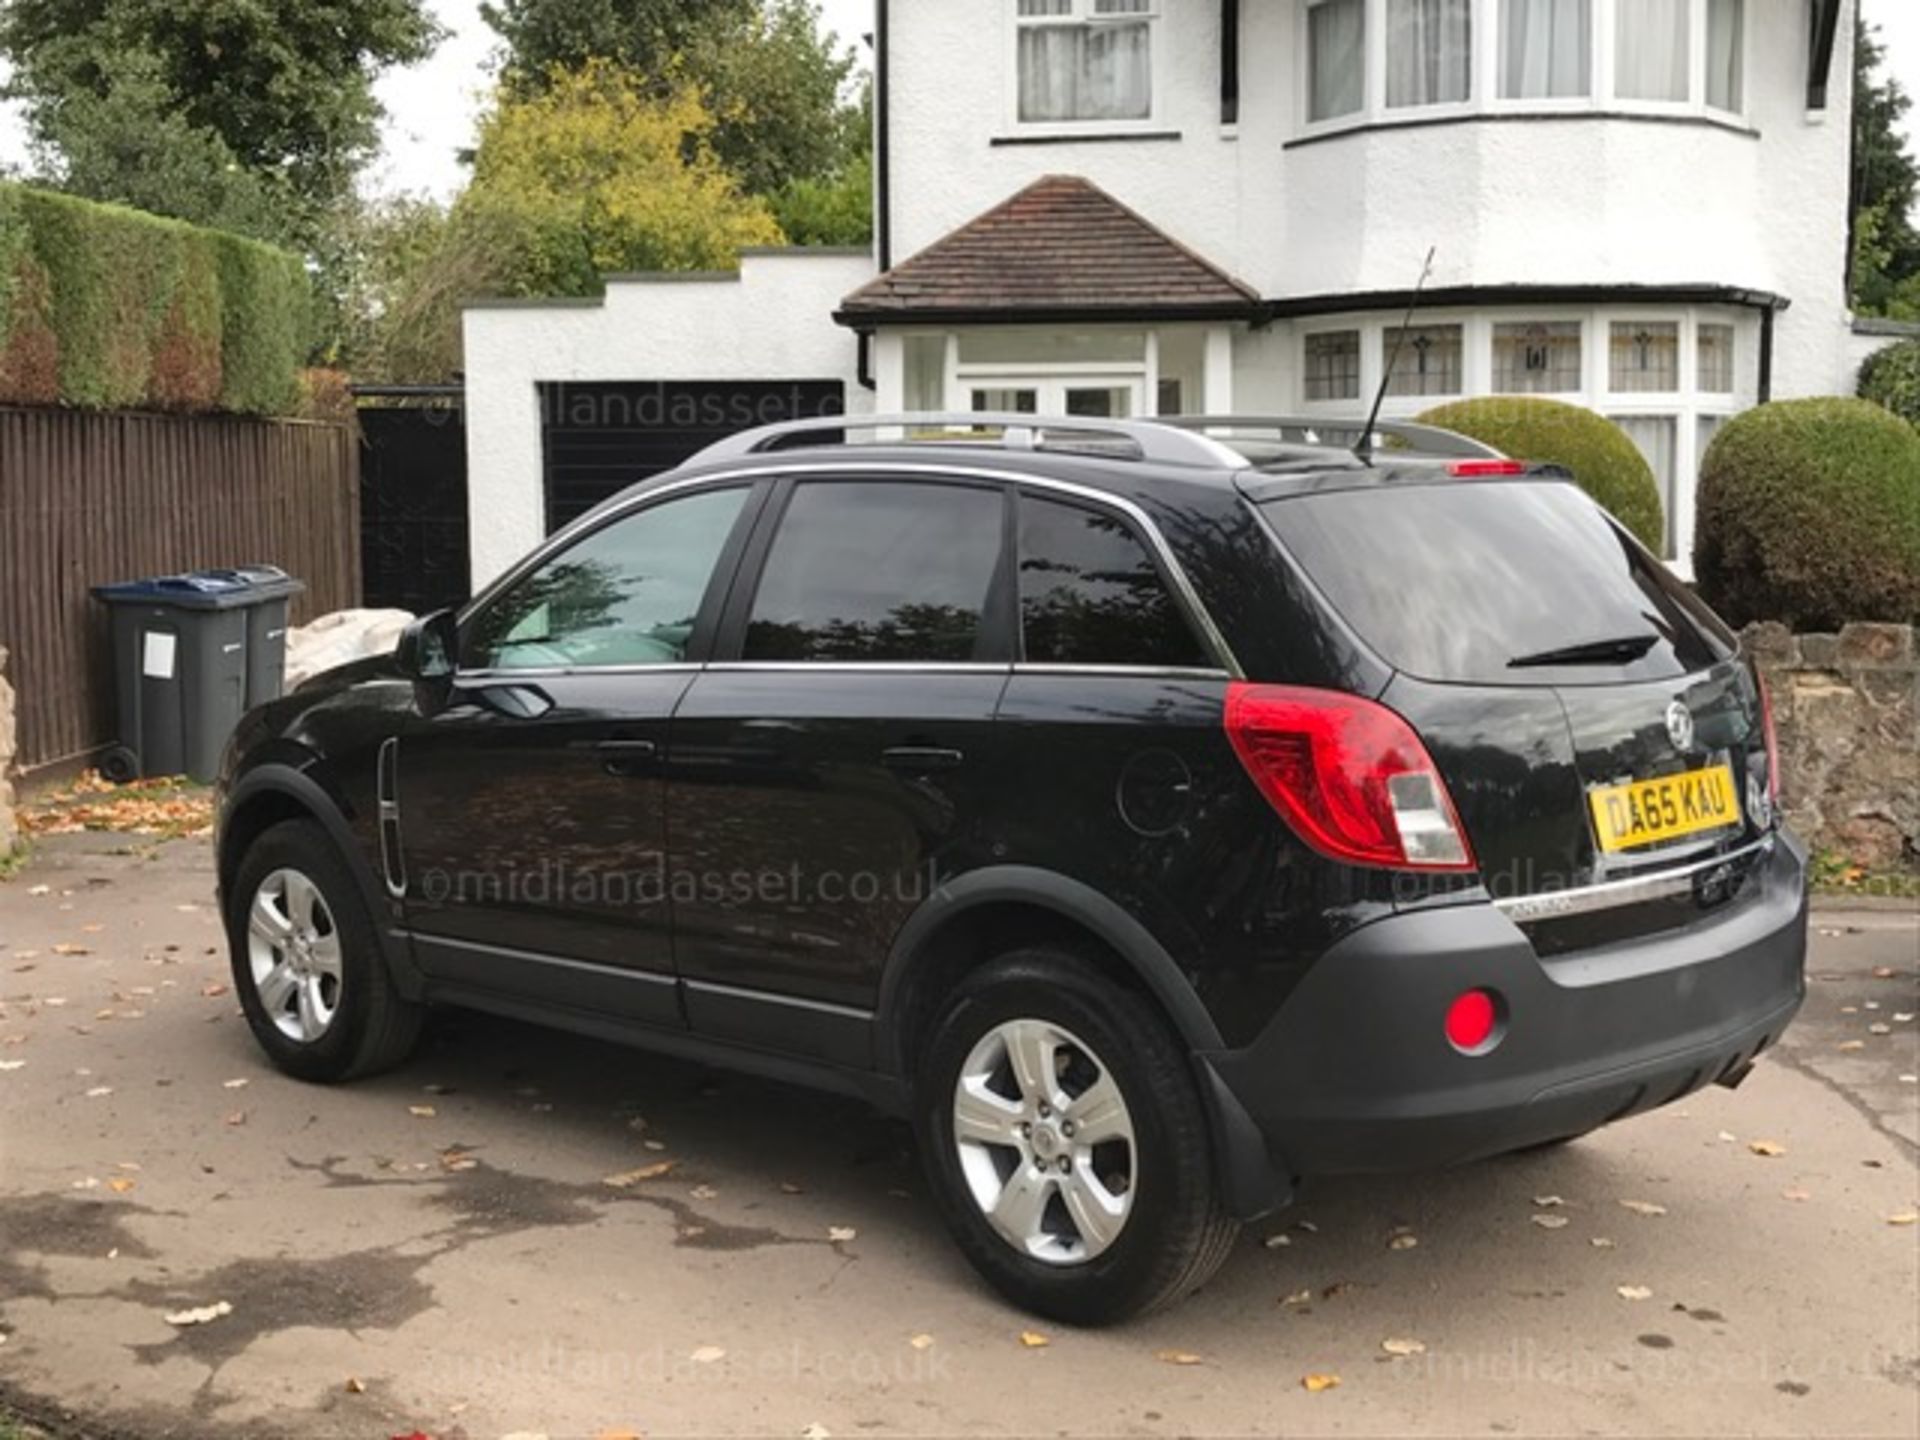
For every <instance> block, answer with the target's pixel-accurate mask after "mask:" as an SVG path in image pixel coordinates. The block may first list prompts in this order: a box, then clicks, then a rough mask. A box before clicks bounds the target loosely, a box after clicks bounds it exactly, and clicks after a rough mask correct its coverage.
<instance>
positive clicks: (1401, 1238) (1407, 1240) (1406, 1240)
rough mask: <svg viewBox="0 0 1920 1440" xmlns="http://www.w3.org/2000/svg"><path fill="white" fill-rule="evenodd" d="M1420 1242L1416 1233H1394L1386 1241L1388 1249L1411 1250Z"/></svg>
mask: <svg viewBox="0 0 1920 1440" xmlns="http://www.w3.org/2000/svg"><path fill="white" fill-rule="evenodd" d="M1419 1244H1420V1237H1419V1236H1418V1235H1396V1236H1394V1237H1393V1238H1392V1239H1391V1240H1389V1241H1387V1248H1388V1249H1389V1250H1412V1249H1414V1248H1415V1247H1417V1246H1418V1245H1419Z"/></svg>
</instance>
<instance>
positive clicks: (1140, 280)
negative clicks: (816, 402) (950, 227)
mask: <svg viewBox="0 0 1920 1440" xmlns="http://www.w3.org/2000/svg"><path fill="white" fill-rule="evenodd" d="M1261 312H1262V307H1261V303H1260V297H1259V296H1258V295H1257V294H1256V293H1255V292H1254V291H1252V290H1251V289H1249V288H1248V287H1247V286H1245V285H1242V284H1241V283H1240V282H1239V281H1237V280H1235V279H1234V278H1233V277H1232V276H1231V275H1228V274H1227V273H1226V272H1225V271H1223V270H1221V269H1219V268H1218V267H1217V266H1215V265H1212V264H1209V263H1208V262H1207V261H1206V260H1203V259H1202V258H1201V257H1200V256H1198V255H1196V254H1195V253H1194V252H1193V251H1191V250H1189V249H1187V247H1186V246H1184V245H1182V244H1180V243H1179V242H1178V241H1177V240H1174V239H1173V238H1172V237H1170V236H1168V235H1167V234H1166V233H1165V232H1164V231H1162V230H1159V229H1157V228H1155V227H1154V226H1153V225H1150V224H1148V223H1147V221H1146V220H1144V219H1142V218H1141V217H1140V216H1139V215H1137V214H1135V213H1134V212H1133V211H1132V210H1129V209H1128V208H1127V207H1126V206H1125V205H1122V204H1121V203H1120V202H1119V201H1118V200H1116V199H1114V198H1113V197H1112V196H1111V195H1109V194H1107V192H1106V191H1104V190H1102V189H1100V188H1099V186H1097V185H1094V184H1091V183H1090V182H1088V181H1086V180H1083V179H1081V178H1080V177H1079V176H1077V175H1048V176H1046V177H1045V178H1043V179H1040V180H1036V181H1034V183H1033V184H1031V185H1029V186H1028V187H1027V188H1026V189H1024V190H1022V191H1020V193H1019V194H1017V195H1015V196H1013V197H1012V198H1011V199H1009V200H1006V201H1003V202H1002V203H1001V204H999V205H997V206H995V207H994V208H993V209H992V210H989V211H988V212H987V213H986V214H984V215H982V216H980V217H979V218H978V219H977V220H971V221H969V222H968V223H967V224H965V225H962V226H961V227H960V228H959V229H958V230H955V231H954V232H953V233H952V234H950V235H947V236H946V237H944V238H943V239H940V240H938V241H936V242H934V243H933V244H932V245H930V246H928V247H927V248H926V249H925V250H922V251H921V252H920V253H919V254H918V255H915V256H913V257H912V258H911V259H908V260H903V261H901V262H900V263H899V264H898V265H896V266H894V267H893V268H892V269H891V270H889V271H887V272H886V274H884V275H882V276H880V277H879V278H878V279H877V280H874V281H873V282H872V283H871V284H868V285H865V286H862V287H861V288H860V289H858V290H856V291H854V292H853V294H851V295H849V296H848V297H847V298H846V299H845V300H844V301H842V302H841V306H840V312H839V314H838V316H837V317H836V318H837V319H839V320H840V321H841V323H842V324H848V325H859V326H865V325H869V324H872V323H873V322H875V321H886V320H906V321H924V320H930V319H943V320H981V321H989V322H991V321H995V320H999V321H1013V320H1028V319H1046V318H1049V317H1066V316H1073V317H1077V318H1088V319H1099V318H1102V317H1103V316H1106V315H1109V314H1111V315H1113V316H1114V317H1115V318H1129V319H1136V318H1137V319H1144V318H1152V317H1164V318H1168V319H1181V318H1184V319H1202V318H1220V319H1257V318H1259V317H1260V315H1261Z"/></svg>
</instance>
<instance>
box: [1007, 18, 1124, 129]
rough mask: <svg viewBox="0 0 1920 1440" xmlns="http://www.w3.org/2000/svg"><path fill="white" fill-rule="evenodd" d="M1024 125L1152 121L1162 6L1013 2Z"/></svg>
mask: <svg viewBox="0 0 1920 1440" xmlns="http://www.w3.org/2000/svg"><path fill="white" fill-rule="evenodd" d="M1016 3H1017V9H1016V14H1015V29H1016V32H1017V33H1016V48H1017V52H1018V53H1017V60H1016V64H1017V67H1018V71H1019V105H1018V113H1019V118H1020V121H1021V123H1023V124H1060V123H1082V122H1088V121H1124V120H1150V119H1152V118H1153V29H1154V25H1155V23H1156V21H1157V11H1158V8H1159V7H1158V3H1157V0H1016Z"/></svg>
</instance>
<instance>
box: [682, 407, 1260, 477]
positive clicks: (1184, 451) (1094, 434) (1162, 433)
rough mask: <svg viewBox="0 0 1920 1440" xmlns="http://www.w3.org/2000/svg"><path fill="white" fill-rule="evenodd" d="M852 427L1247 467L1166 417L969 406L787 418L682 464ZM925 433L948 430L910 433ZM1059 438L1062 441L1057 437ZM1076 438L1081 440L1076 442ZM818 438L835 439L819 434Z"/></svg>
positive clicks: (916, 438)
mask: <svg viewBox="0 0 1920 1440" xmlns="http://www.w3.org/2000/svg"><path fill="white" fill-rule="evenodd" d="M852 430H868V431H871V430H897V431H900V432H902V434H901V435H900V436H899V437H898V438H900V439H902V440H904V441H908V442H933V443H940V442H945V443H959V444H982V445H993V446H995V447H997V448H999V449H1004V450H1046V449H1055V450H1073V449H1076V448H1084V449H1090V450H1098V451H1101V452H1103V453H1110V452H1111V451H1112V450H1113V449H1121V450H1122V457H1123V458H1126V459H1131V460H1141V461H1148V462H1152V463H1154V464H1159V465H1186V466H1194V467H1199V468H1204V469H1209V470H1223V469H1224V470H1244V469H1246V468H1247V460H1246V457H1245V456H1244V455H1241V454H1240V453H1238V452H1237V451H1235V450H1233V449H1231V448H1229V447H1228V446H1226V445H1222V444H1221V443H1220V442H1219V441H1218V440H1215V439H1213V438H1212V437H1211V436H1208V435H1202V434H1199V433H1197V432H1195V431H1193V430H1190V429H1188V428H1185V427H1184V426H1176V425H1173V424H1170V423H1167V422H1165V421H1158V420H1104V419H1095V418H1091V417H1080V416H1064V415H1063V416H1054V415H1014V414H1006V413H1001V412H983V413H975V412H966V411H952V412H944V411H927V412H923V413H908V414H903V415H829V416H820V417H817V418H815V419H810V420H789V421H786V422H783V423H781V424H778V425H763V426H761V427H760V428H758V429H755V430H743V431H741V432H740V433H739V434H738V435H729V436H728V437H727V438H726V439H724V440H721V441H719V442H718V443H716V444H713V445H709V446H708V447H707V448H706V449H705V450H702V451H701V452H700V453H699V454H698V455H696V456H694V457H693V458H692V459H691V460H689V461H688V462H687V463H688V464H689V465H701V464H705V463H707V462H709V461H715V460H740V459H745V458H746V457H748V456H750V455H763V454H766V453H768V452H769V451H775V450H781V449H786V448H789V445H788V442H796V441H797V442H799V443H800V444H802V445H804V444H805V442H806V438H807V437H808V436H822V437H824V436H839V435H844V434H845V433H846V432H848V431H852ZM995 430H997V431H999V432H1000V433H999V435H998V437H997V438H996V437H994V436H991V435H983V434H981V433H980V432H981V431H995ZM929 431H932V432H950V433H946V434H939V433H935V434H925V433H921V434H917V435H916V434H913V433H910V432H929ZM1055 437H1060V438H1059V439H1056V438H1055ZM888 438H894V437H888ZM1061 440H1064V441H1065V443H1060V442H1061ZM1075 441H1079V442H1081V443H1080V444H1079V445H1076V444H1075V443H1074V442H1075ZM1116 442H1118V443H1117V444H1116ZM820 443H828V444H831V443H835V442H833V441H830V440H823V441H822V442H820Z"/></svg>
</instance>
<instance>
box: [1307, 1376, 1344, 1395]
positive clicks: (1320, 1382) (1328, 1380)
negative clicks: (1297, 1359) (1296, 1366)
mask: <svg viewBox="0 0 1920 1440" xmlns="http://www.w3.org/2000/svg"><path fill="white" fill-rule="evenodd" d="M1339 1383H1340V1377H1339V1376H1338V1375H1303V1376H1301V1377H1300V1388H1301V1389H1303V1390H1305V1391H1306V1392H1307V1393H1308V1394H1309V1395H1318V1394H1319V1393H1320V1392H1321V1391H1322V1390H1331V1389H1333V1388H1334V1387H1336V1386H1337V1385H1339Z"/></svg>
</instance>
